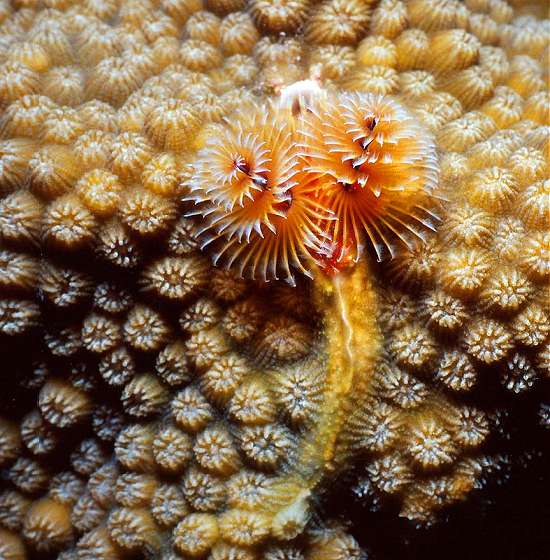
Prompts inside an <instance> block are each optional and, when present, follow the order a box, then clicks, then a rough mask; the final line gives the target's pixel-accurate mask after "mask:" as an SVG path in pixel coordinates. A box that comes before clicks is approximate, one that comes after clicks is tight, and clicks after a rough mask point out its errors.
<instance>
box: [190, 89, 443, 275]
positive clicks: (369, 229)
mask: <svg viewBox="0 0 550 560" xmlns="http://www.w3.org/2000/svg"><path fill="white" fill-rule="evenodd" d="M290 88H292V89H290V90H289V91H287V92H285V91H283V93H282V95H281V97H280V98H279V99H278V100H277V101H270V102H266V103H265V104H263V105H261V106H252V107H250V106H247V107H244V108H241V110H239V111H238V112H237V113H235V114H233V115H231V117H230V118H228V119H226V120H225V123H226V126H225V127H224V128H223V129H221V130H217V131H216V134H215V135H212V136H210V137H208V138H207V140H206V144H205V147H204V148H202V149H201V150H199V152H198V154H197V156H196V159H195V161H194V163H193V164H192V171H191V178H190V180H189V183H188V187H189V196H188V197H187V198H186V200H190V201H192V202H194V203H195V208H194V209H193V210H192V211H191V212H190V213H189V215H198V216H202V218H203V220H202V223H201V226H200V228H199V231H198V236H199V238H200V239H201V245H202V247H203V248H205V247H207V246H208V247H210V248H211V251H212V253H213V255H214V263H215V264H218V263H220V262H223V263H224V264H225V266H226V267H228V268H235V269H236V270H238V272H239V273H240V274H241V275H242V276H248V277H252V278H260V279H263V280H266V281H267V280H270V279H278V278H281V279H283V278H284V279H285V280H286V281H287V282H289V283H290V284H294V272H295V271H299V272H301V273H303V274H306V275H308V276H311V275H312V270H313V269H314V268H315V267H317V268H320V269H322V270H324V271H325V272H327V273H334V272H338V271H340V270H343V269H345V268H347V267H348V266H350V265H352V264H353V263H355V262H356V261H357V260H358V259H359V258H360V256H361V255H362V253H363V252H364V251H365V248H366V247H367V246H368V245H370V246H371V247H372V248H373V249H374V251H375V253H376V257H377V259H378V260H382V258H383V257H384V256H385V254H389V255H390V256H393V255H394V252H395V248H394V241H395V240H398V241H400V242H402V243H403V244H405V246H408V247H411V245H412V243H413V240H414V239H416V240H423V238H424V231H425V230H426V228H428V229H434V223H435V222H436V220H437V216H436V215H435V214H434V212H433V210H432V208H433V202H434V201H435V200H436V196H435V195H434V189H435V187H436V185H437V180H438V166H437V156H436V149H435V144H434V141H433V138H432V137H431V135H430V134H429V133H428V132H426V131H425V130H424V129H423V128H422V127H421V126H420V125H419V124H418V122H417V120H416V119H415V117H414V116H413V115H412V114H411V113H410V112H408V111H407V110H405V109H404V108H403V107H402V106H401V105H400V104H399V102H398V101H397V100H395V99H393V98H389V97H384V96H379V95H372V94H364V93H356V92H341V93H334V94H327V93H326V92H324V91H322V90H320V89H319V88H317V87H315V85H314V84H313V85H312V83H311V82H302V83H298V84H295V87H294V88H293V86H290Z"/></svg>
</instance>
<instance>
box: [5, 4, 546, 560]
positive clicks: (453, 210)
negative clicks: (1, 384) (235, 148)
mask: <svg viewBox="0 0 550 560" xmlns="http://www.w3.org/2000/svg"><path fill="white" fill-rule="evenodd" d="M38 4H40V5H38ZM43 4H44V6H42V3H36V5H34V3H33V2H14V3H13V6H12V5H11V4H10V3H8V2H1V3H0V65H1V67H2V73H1V74H0V100H1V102H0V107H1V108H0V115H1V116H0V121H1V124H0V135H1V139H0V162H1V164H2V165H0V191H1V193H2V199H1V200H0V243H1V245H2V247H1V256H0V260H1V262H2V267H1V268H0V289H1V302H0V327H1V329H2V333H3V335H4V336H5V337H7V339H8V340H10V341H11V340H15V341H17V339H21V340H22V341H25V340H29V339H28V338H27V339H26V338H25V337H30V336H32V337H33V338H31V339H30V340H32V341H33V343H34V346H35V348H36V347H37V344H36V342H35V341H36V340H37V338H36V337H39V343H38V346H39V348H38V351H37V352H36V353H34V352H33V356H29V357H28V363H22V361H25V360H27V356H26V353H25V355H22V354H21V353H20V354H19V355H18V356H17V359H18V363H19V364H20V370H21V371H18V372H17V373H18V375H19V376H20V377H21V380H20V383H21V385H24V386H25V387H27V389H25V390H26V391H28V392H29V394H31V395H34V402H35V405H34V406H33V407H32V409H28V410H25V411H22V414H23V415H24V416H23V417H22V418H21V422H20V425H19V426H18V425H17V424H14V423H13V422H4V421H3V422H2V432H1V437H0V442H1V445H0V449H1V450H2V452H1V453H0V461H2V464H3V465H4V466H5V467H6V469H7V471H6V472H7V473H8V482H7V487H6V488H5V489H4V490H2V492H1V495H0V524H1V525H2V527H3V529H2V530H1V532H0V543H1V544H0V550H1V551H2V554H4V555H5V556H7V557H8V558H14V559H15V558H16V559H20V558H25V557H26V555H27V554H28V552H27V550H33V549H38V550H46V549H52V550H54V549H55V550H60V551H65V552H61V553H60V558H65V559H66V558H78V559H79V560H84V559H91V558H116V557H117V556H119V555H122V556H124V555H125V551H127V550H128V551H132V550H138V549H141V550H143V551H147V550H152V551H153V553H152V554H153V556H160V557H165V558H173V557H176V558H177V557H179V556H181V553H184V554H189V553H195V554H202V553H203V552H204V553H205V554H206V553H208V554H209V556H210V557H211V558H213V559H216V560H220V559H223V558H232V557H233V558H235V557H236V558H254V555H255V552H254V549H256V550H261V551H262V552H261V554H262V555H263V556H264V557H265V558H270V559H271V558H277V559H280V558H300V557H302V556H304V557H306V558H313V559H316V558H334V559H337V558H348V557H357V556H358V555H359V550H358V547H357V544H356V543H355V542H354V540H353V538H352V537H350V536H349V535H345V533H344V532H343V530H342V529H333V528H330V527H329V528H325V529H320V530H317V531H316V530H314V529H312V528H310V526H309V525H308V527H307V529H306V537H307V538H305V539H303V540H298V541H296V542H291V543H288V544H281V543H280V542H275V543H273V544H265V545H264V544H263V541H264V540H265V539H266V537H267V533H266V523H267V520H266V519H265V518H264V517H262V516H261V515H259V516H258V515H255V513H256V512H260V510H259V509H258V508H257V506H256V505H255V504H256V503H257V502H255V501H254V500H263V499H264V496H265V492H266V491H267V492H268V493H269V484H270V481H272V480H273V479H274V478H275V479H276V478H277V475H280V474H282V473H285V472H287V469H286V468H284V467H283V466H282V465H283V464H284V463H285V460H287V459H288V458H290V460H291V462H292V458H293V456H292V451H294V453H298V452H299V451H300V449H303V446H301V445H300V443H299V442H300V437H303V434H304V431H305V432H306V433H307V430H308V429H311V424H312V421H313V422H315V420H316V419H317V418H319V410H320V406H321V403H322V398H321V395H322V391H323V385H324V384H323V379H322V378H321V379H319V371H320V369H321V371H324V369H322V368H320V367H319V364H318V363H316V360H315V358H314V355H315V354H321V355H322V351H321V352H319V348H320V346H319V345H320V344H321V346H322V341H319V337H318V336H317V328H318V323H316V322H315V321H313V322H312V321H311V318H310V317H308V315H310V311H309V308H310V301H311V300H310V297H309V296H308V295H307V293H304V291H301V289H299V290H292V289H290V288H285V287H282V286H274V287H273V288H270V289H269V290H267V292H262V291H260V292H259V291H258V288H257V287H255V286H251V285H250V284H249V283H247V282H245V281H242V280H239V279H237V278H235V277H234V275H232V274H230V273H225V272H223V271H214V272H212V271H211V270H210V268H209V265H208V264H207V262H206V260H205V258H204V257H203V256H202V255H200V254H199V253H198V251H197V247H196V242H195V241H194V239H193V237H192V235H191V232H192V229H193V227H194V226H193V223H192V222H190V221H189V220H186V219H184V218H178V217H177V216H178V215H179V214H180V213H181V208H180V206H179V204H178V202H177V201H178V199H179V197H180V196H181V194H182V193H181V192H180V185H181V184H182V183H184V182H185V181H186V178H187V167H186V164H187V161H188V159H189V154H188V153H187V151H189V152H192V151H194V150H195V149H196V148H198V147H200V146H201V145H202V142H203V141H204V138H205V137H207V136H208V135H210V134H212V131H215V130H217V127H219V124H218V119H219V118H220V117H221V115H223V114H228V113H229V112H230V111H231V109H233V108H234V107H235V106H236V105H237V104H242V103H243V101H244V100H245V99H254V94H253V93H252V89H253V88H256V89H255V91H260V92H262V93H268V94H271V93H276V92H278V91H280V89H281V87H282V86H284V85H285V84H287V83H291V82H293V81H295V80H297V79H304V78H309V77H315V78H317V77H319V78H320V79H321V80H323V84H324V86H325V87H332V85H334V86H336V87H342V86H343V87H347V88H353V89H357V90H359V91H368V92H372V93H382V94H397V95H400V96H401V98H402V99H403V102H404V103H405V104H407V106H408V107H410V108H414V110H415V111H416V114H417V115H418V116H419V118H420V119H421V120H422V121H423V122H424V123H425V126H428V127H430V128H431V129H432V130H433V132H434V133H435V134H436V135H437V139H438V144H439V146H440V147H441V148H442V149H443V151H444V152H445V153H442V155H441V168H442V183H443V184H444V185H448V189H447V190H448V191H449V193H448V194H447V197H448V198H449V199H450V203H449V211H448V212H447V213H446V215H445V216H443V226H442V227H441V228H440V230H439V232H438V234H437V237H435V238H433V239H431V240H429V242H428V245H427V246H423V247H422V248H421V250H419V251H418V252H412V253H411V254H410V255H409V254H407V253H405V252H403V253H402V254H401V256H400V257H398V258H397V259H396V260H395V262H394V264H393V265H392V266H393V267H394V268H393V270H395V271H396V276H398V277H400V278H401V283H400V285H399V286H400V287H399V288H391V289H390V288H388V287H386V286H382V285H378V284H376V285H375V286H374V288H375V292H376V293H377V294H378V295H379V296H380V300H381V303H380V306H381V319H380V323H379V328H380V330H381V333H382V335H383V346H384V349H385V354H386V359H387V361H388V363H385V362H384V363H381V364H379V367H378V368H377V369H376V370H375V373H374V380H375V381H376V383H374V384H372V385H371V387H370V388H369V390H365V391H364V396H365V401H366V402H364V403H363V404H361V405H360V406H358V407H357V408H358V412H356V413H355V415H354V416H353V417H352V422H350V433H349V438H346V434H345V433H344V437H343V438H342V440H341V441H342V442H343V448H344V451H346V453H342V458H343V459H346V460H347V458H348V457H349V453H350V451H351V452H353V453H354V454H355V453H359V454H361V456H362V457H364V460H365V462H366V474H367V476H368V477H369V479H370V480H371V481H372V482H373V484H374V486H375V487H376V488H377V491H380V492H381V493H382V494H389V495H390V496H391V495H394V496H397V497H398V499H399V501H400V502H401V503H402V504H403V507H402V513H403V514H404V515H406V516H408V517H411V518H413V519H427V518H428V519H429V518H431V517H432V515H433V512H434V511H436V510H437V509H438V508H440V507H442V506H444V505H446V504H448V503H450V502H452V501H455V500H457V499H463V498H464V497H465V496H466V494H467V493H468V492H469V490H470V489H471V488H472V487H473V486H475V485H476V481H477V480H479V479H480V478H482V476H483V471H484V470H485V469H486V468H488V467H490V460H489V459H485V458H484V457H483V451H481V450H482V447H480V446H481V445H482V443H483V440H484V439H485V438H487V437H488V436H487V433H488V427H487V426H488V424H487V412H485V411H482V410H477V409H471V408H469V407H467V406H465V405H462V404H460V403H461V394H462V393H463V392H464V391H466V392H467V391H468V390H470V388H471V387H472V386H473V385H474V384H475V383H476V380H477V379H478V378H479V377H480V376H481V375H485V374H486V373H487V374H490V375H494V376H502V380H503V384H504V386H505V387H507V388H509V389H510V390H511V391H512V392H514V393H522V392H523V391H527V390H528V389H529V388H530V387H531V386H532V385H533V384H534V383H542V382H545V381H544V379H545V376H547V375H548V374H547V372H548V367H549V365H548V354H549V352H548V330H549V323H548V303H547V301H545V300H544V287H545V285H546V283H547V282H548V270H549V268H548V257H547V251H548V248H547V241H548V240H547V237H548V224H547V222H546V219H547V216H548V209H547V208H546V207H545V204H547V200H548V196H547V189H548V187H547V181H548V169H547V162H548V128H546V127H547V126H548V124H549V123H548V117H547V115H548V93H547V85H546V83H547V79H548V76H547V74H545V72H547V69H544V68H543V67H541V65H540V63H539V62H538V61H539V60H541V59H542V57H544V53H545V52H546V53H547V52H548V45H547V41H546V39H545V29H546V28H547V27H545V26H547V22H544V21H541V20H540V19H538V18H541V17H544V14H543V13H541V11H540V8H537V7H536V6H534V7H533V6H530V5H529V4H523V5H520V6H515V4H516V3H515V2H514V6H510V5H509V4H507V3H506V2H475V1H472V2H466V4H465V5H463V4H460V3H458V2H456V3H455V2H452V1H443V0H433V1H426V0H414V1H411V2H400V1H399V0H395V1H394V0H388V1H386V0H382V1H381V2H379V3H378V4H376V5H373V6H372V7H371V8H370V11H371V14H370V16H371V17H370V21H367V20H366V18H364V17H363V18H358V19H357V20H354V19H350V20H349V21H348V22H346V25H344V26H343V27H342V29H341V33H340V35H338V36H331V35H326V33H324V32H325V31H326V29H325V28H324V27H323V26H322V25H323V24H324V22H325V21H328V20H329V19H330V17H333V14H339V13H341V12H339V10H342V3H339V2H324V3H322V4H320V5H318V6H315V7H314V8H313V12H312V15H307V16H303V15H302V14H301V13H300V12H299V10H300V7H299V6H297V7H296V8H294V9H296V10H298V11H297V12H296V13H297V14H299V15H298V18H299V19H300V21H301V18H305V19H304V24H303V29H304V32H305V38H306V41H305V42H304V39H303V38H302V36H301V35H300V34H299V32H300V27H298V28H297V29H296V30H297V31H298V35H296V36H289V37H286V38H283V39H277V38H276V37H274V36H273V35H272V34H271V31H270V26H275V27H276V26H277V25H280V24H277V23H276V22H275V21H276V20H273V19H271V20H270V19H269V16H266V18H267V19H266V18H263V19H261V17H260V15H259V13H260V11H259V9H260V5H261V4H262V3H260V2H258V3H257V4H258V7H257V8H256V10H257V11H256V12H255V11H254V9H251V11H250V18H251V19H250V18H248V17H245V16H247V14H246V13H245V12H243V8H244V5H243V3H242V2H241V3H239V2H208V3H207V4H206V9H207V10H211V11H207V10H205V9H204V8H205V7H204V6H203V5H202V3H201V2H199V1H196V0H173V1H172V0H168V1H163V2H153V3H149V2H140V1H136V2H125V3H124V4H123V5H122V4H120V5H119V3H118V2H106V3H96V2H93V1H92V2H88V1H86V2H81V3H71V2H63V1H61V2H44V3H43ZM357 4H359V3H357ZM46 5H47V6H46ZM353 5H354V6H355V4H353ZM43 7H47V8H48V9H46V10H42V8H43ZM41 10H42V11H41ZM154 10H156V11H154ZM235 12H237V13H239V12H240V14H239V15H238V17H237V16H233V17H231V18H229V16H230V15H231V14H232V13H233V14H234V13H235ZM342 17H343V18H344V17H349V14H348V16H346V15H345V14H343V13H342ZM226 18H229V21H227V19H226ZM245 20H246V21H245ZM251 21H252V22H254V23H255V24H258V27H259V32H260V33H263V32H267V33H268V35H266V36H265V37H264V38H261V39H259V40H258V42H257V43H256V44H254V42H255V41H256V38H257V37H256V36H255V33H254V31H253V27H251V26H250V22H251ZM294 21H296V20H294ZM316 21H317V22H318V23H315V22H316ZM144 22H145V23H144ZM222 22H223V23H224V24H223V27H222ZM254 23H253V24H252V25H254ZM237 24H239V25H242V27H238V26H237ZM318 24H320V25H319V28H318V29H316V27H315V26H316V25H318ZM292 25H302V24H301V23H300V24H292ZM525 26H528V27H529V33H525V31H524V28H525ZM180 28H184V36H183V38H182V39H180V38H179V33H178V31H179V29H180ZM236 29H242V33H243V35H242V38H241V37H240V36H239V34H238V33H240V32H241V31H239V32H238V33H235V30H236ZM276 32H277V30H276ZM287 32H288V31H287ZM365 34H368V37H366V38H364V35H365ZM258 38H259V37H258ZM240 39H242V40H240ZM194 41H199V43H198V44H197V43H196V42H194ZM308 41H309V42H310V43H312V44H308ZM92 45H93V47H91V46H92ZM449 45H451V46H452V47H450V46H449ZM356 47H357V48H356ZM235 49H244V50H245V51H247V52H244V53H234V52H233V51H234V50H235ZM289 49H290V50H289ZM545 49H546V50H545ZM449 51H452V52H455V53H456V57H454V58H453V57H451V58H449V57H448V56H447V54H448V52H449ZM285 52H291V53H293V54H292V56H285V55H282V54H281V53H285ZM427 53H431V55H430V56H427ZM256 71H259V76H258V78H257V79H255V74H256ZM342 79H344V83H342V82H341V80H342ZM161 102H162V105H161ZM159 105H160V106H162V107H163V110H162V111H160V110H159V111H154V110H153V109H154V108H155V107H157V106H159ZM204 121H209V122H208V124H206V125H205V126H204V127H203V131H202V132H200V133H199V134H198V135H197V130H196V127H198V126H199V123H200V124H202V123H203V122H204ZM499 129H501V130H502V131H503V132H499V131H498V130H499ZM193 138H194V139H195V140H193ZM190 142H193V143H194V145H193V146H191V145H190ZM182 146H183V147H184V152H183V154H182V152H181V148H182ZM97 170H99V171H97ZM525 170H528V172H526V171H525ZM491 185H493V188H491ZM545 193H546V194H545ZM525 240H527V243H526V242H525ZM545 243H546V248H545ZM519 248H521V250H519ZM545 251H546V252H545ZM97 265H100V266H97ZM490 267H493V269H491V268H490ZM494 267H498V268H497V271H496V273H494V274H493V273H491V274H489V270H490V271H491V272H494ZM113 271H116V272H115V273H113ZM136 277H137V278H138V279H139V282H138V283H137V285H136V282H135V280H136ZM117 279H119V281H117ZM120 279H124V281H123V282H120ZM126 279H131V281H130V282H127V281H126ZM419 285H420V286H422V294H423V295H422V297H420V298H418V296H417V291H418V286H419ZM266 293H267V294H268V297H269V298H270V301H271V302H272V304H273V305H271V303H270V305H269V306H266V305H265V304H262V303H261V300H262V296H263V297H264V299H265V294H266ZM275 309H276V310H277V311H275ZM472 309H474V310H475V313H472V312H471V310H472ZM419 319H420V320H419ZM43 326H44V327H46V328H45V330H44V332H43V331H42V328H43ZM289 334H290V336H289ZM21 344H24V342H22V343H21ZM16 348H17V351H18V352H19V351H20V350H19V349H20V346H16ZM222 355H223V360H222V359H221V357H222ZM222 364H223V367H221V365H222ZM487 364H488V365H489V366H490V367H489V369H487V367H486V366H487ZM24 371H25V372H27V371H32V374H31V375H23V373H24ZM228 373H229V375H228ZM541 378H542V379H541ZM546 382H547V381H546ZM105 387H111V388H112V389H110V390H111V391H112V393H110V394H111V398H109V399H108V402H104V399H103V398H102V396H100V395H102V393H103V394H104V393H105ZM245 405H246V406H245ZM248 405H253V406H248ZM364 410H367V411H368V414H365V413H364ZM165 411H166V413H165ZM226 414H227V415H234V416H226ZM227 418H229V420H227ZM71 426H74V427H71ZM88 426H89V427H91V430H92V431H93V435H90V432H88V435H86V436H84V438H85V439H82V441H79V443H78V444H76V446H75V449H74V452H73V453H72V455H71V461H70V465H69V464H68V463H67V465H66V466H65V467H64V468H62V469H61V472H56V471H55V470H54V471H53V472H51V471H50V470H49V469H48V465H49V464H50V461H49V457H50V456H51V454H52V453H56V452H57V451H59V450H61V449H62V443H61V442H63V438H64V433H70V434H72V435H73V437H75V438H78V433H79V430H81V429H84V428H85V427H88ZM230 427H231V428H232V429H229V428H230ZM86 429H87V428H86ZM113 442H114V453H111V451H110V449H112V448H113ZM428 443H429V445H428ZM209 454H210V455H209ZM211 456H214V457H216V460H215V461H211V460H210V458H211ZM174 477H176V478H174ZM174 480H178V481H181V483H178V484H174V483H173V481H174ZM419 480H422V481H423V483H422V484H418V483H417V481H419ZM243 489H244V490H246V492H243V491H242V490H243ZM272 495H274V494H272ZM243 496H244V501H243ZM298 509H299V508H298ZM180 515H183V516H184V517H183V518H181V517H180ZM290 521H292V519H291V520H290ZM178 527H180V530H179V531H178V530H177V528H178ZM285 527H288V528H290V529H293V528H294V530H295V531H298V532H300V531H301V530H302V527H301V526H299V525H296V524H294V525H293V524H292V523H290V524H288V525H285ZM193 531H198V532H193ZM171 535H172V536H171ZM220 535H221V537H222V539H221V540H219V539H220ZM193 537H195V538H193ZM172 543H173V545H174V549H173V550H172ZM250 543H256V544H254V545H253V546H252V547H250V546H248V545H249V544H250ZM210 545H211V548H210ZM194 546H197V547H199V548H198V549H193V548H192V547H194ZM201 546H202V547H203V548H200V547H201ZM209 549H210V552H208V550H209Z"/></svg>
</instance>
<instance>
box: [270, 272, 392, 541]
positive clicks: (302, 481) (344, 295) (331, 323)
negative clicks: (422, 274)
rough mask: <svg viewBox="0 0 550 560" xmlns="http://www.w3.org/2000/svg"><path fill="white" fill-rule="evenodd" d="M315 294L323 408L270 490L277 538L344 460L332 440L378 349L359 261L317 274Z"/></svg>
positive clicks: (305, 511) (289, 533)
mask: <svg viewBox="0 0 550 560" xmlns="http://www.w3.org/2000/svg"><path fill="white" fill-rule="evenodd" d="M315 291H316V294H315V299H316V303H317V306H318V307H319V309H320V310H321V311H322V312H323V315H324V325H325V335H326V339H327V356H328V358H327V364H326V370H327V371H326V378H325V382H324V390H323V392H324V395H323V404H322V406H321V408H320V414H319V417H318V420H317V422H316V424H315V426H314V428H313V430H312V433H311V434H310V435H309V436H308V438H307V441H305V442H304V445H303V446H302V448H301V450H300V453H299V455H298V458H297V461H296V464H295V465H294V466H293V467H292V470H291V472H289V473H288V474H287V475H286V476H284V477H282V478H281V480H280V481H279V483H278V484H277V485H276V490H275V491H274V496H273V497H274V500H275V502H276V510H277V513H276V515H275V516H274V519H273V522H272V533H273V534H274V535H275V536H277V537H279V538H292V537H293V536H294V533H297V532H298V531H299V530H300V528H301V526H302V525H305V523H306V522H307V518H308V516H309V505H308V498H309V496H310V495H311V493H312V491H313V490H314V488H315V487H316V486H317V485H318V484H319V482H320V481H321V479H322V478H323V477H324V476H325V475H326V474H327V473H329V472H331V471H333V470H334V469H335V468H336V466H337V464H338V463H339V460H343V459H344V457H339V456H338V455H339V453H338V452H337V444H338V437H339V435H340V433H341V432H342V429H343V428H344V425H345V422H346V416H347V414H348V413H349V411H350V410H351V408H352V407H353V403H354V401H355V394H356V392H357V391H364V390H366V389H368V385H369V383H370V379H371V378H372V372H373V370H374V367H375V364H376V361H377V359H378V357H379V355H380V349H381V338H382V337H381V334H380V330H379V328H378V324H377V320H376V317H377V315H378V307H377V301H376V294H375V289H374V285H373V280H372V275H371V274H370V271H369V270H368V267H367V264H366V263H365V262H361V263H359V264H358V265H357V266H355V267H354V268H353V269H352V270H349V271H343V272H340V273H338V274H336V275H334V276H331V277H328V276H326V275H324V274H322V273H321V272H319V274H318V275H317V277H316V278H315ZM277 495H278V499H277V497H276V496H277ZM273 505H275V503H273ZM266 506H267V507H268V508H269V506H268V504H267V503H266Z"/></svg>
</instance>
